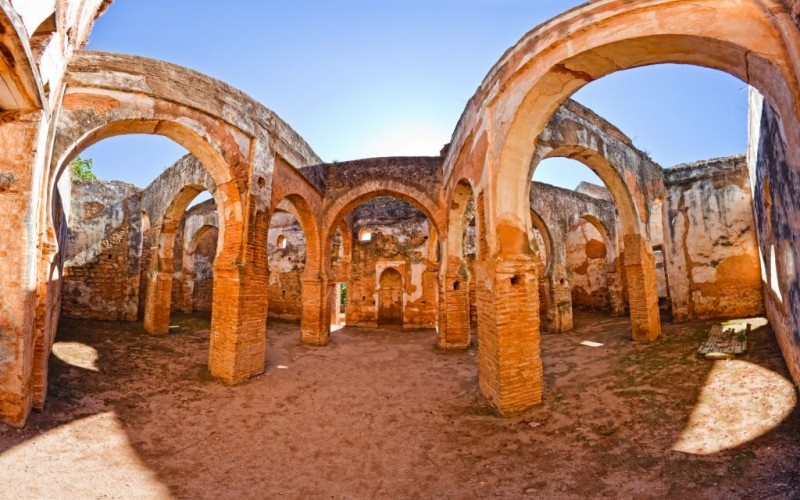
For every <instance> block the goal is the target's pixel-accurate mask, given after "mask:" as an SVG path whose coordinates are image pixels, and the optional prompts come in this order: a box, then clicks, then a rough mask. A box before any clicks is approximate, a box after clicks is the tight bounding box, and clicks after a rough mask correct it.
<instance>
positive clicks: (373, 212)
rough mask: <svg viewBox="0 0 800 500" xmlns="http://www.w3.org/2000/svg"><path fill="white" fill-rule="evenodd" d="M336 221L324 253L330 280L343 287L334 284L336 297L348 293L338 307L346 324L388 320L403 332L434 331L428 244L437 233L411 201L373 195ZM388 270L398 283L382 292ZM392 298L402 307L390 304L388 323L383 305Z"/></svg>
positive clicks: (434, 266)
mask: <svg viewBox="0 0 800 500" xmlns="http://www.w3.org/2000/svg"><path fill="white" fill-rule="evenodd" d="M338 219H339V220H340V221H341V223H340V225H338V226H337V228H336V230H335V231H334V237H333V238H331V241H330V243H329V248H328V250H327V251H328V253H329V255H328V259H329V262H330V263H331V276H332V281H334V282H335V283H338V284H344V285H343V286H342V285H338V286H339V288H338V292H337V290H336V289H335V290H334V294H337V293H338V294H339V296H342V291H343V289H344V290H346V292H344V296H345V300H344V304H343V305H342V306H340V307H342V309H343V310H344V311H345V319H344V322H345V323H346V324H347V325H349V326H361V327H371V328H375V327H378V326H379V325H381V324H388V323H385V322H386V321H391V322H392V324H397V325H401V326H402V327H403V328H404V329H426V328H434V327H435V326H436V323H437V320H436V318H437V309H436V308H437V304H438V300H437V293H438V291H437V284H438V280H437V274H438V270H439V262H438V260H437V256H438V253H437V251H436V250H435V248H433V247H432V245H435V243H432V241H431V240H432V239H434V238H433V237H432V236H431V235H432V234H435V229H434V228H433V226H432V224H431V223H430V220H429V218H428V216H427V215H426V214H425V212H423V210H421V208H420V207H417V206H415V204H414V203H413V200H404V199H401V198H398V197H393V196H385V195H384V196H381V195H380V194H376V195H375V196H372V197H367V198H364V199H361V200H357V201H355V202H353V203H352V204H351V205H350V206H349V207H348V208H346V209H345V210H344V211H343V213H341V214H340V215H339V217H338ZM367 233H368V234H369V235H370V237H369V238H366V237H365V234H367ZM437 241H438V239H437ZM388 269H391V270H393V271H394V272H396V273H399V275H400V276H401V278H402V279H400V280H399V281H398V280H393V281H392V282H391V283H390V284H388V285H387V288H385V289H384V288H382V282H381V279H382V278H381V277H382V276H383V275H384V273H385V272H386V271H387V270H388ZM387 276H393V277H395V276H394V275H393V274H391V273H390V274H389V275H387ZM395 278H396V277H395ZM382 290H383V291H382ZM389 291H391V292H389ZM386 293H391V297H390V296H388V295H386ZM390 300H391V303H392V304H394V305H395V306H397V304H399V305H400V306H399V307H395V306H393V308H392V309H391V310H392V316H391V319H387V318H389V316H384V315H383V314H384V313H387V311H388V309H386V308H385V307H384V306H385V305H386V304H389V302H390ZM332 307H333V308H335V307H336V305H335V304H334V305H332ZM397 315H399V319H398V318H397Z"/></svg>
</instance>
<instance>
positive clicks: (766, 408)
mask: <svg viewBox="0 0 800 500" xmlns="http://www.w3.org/2000/svg"><path fill="white" fill-rule="evenodd" d="M796 405H797V392H796V390H795V386H794V384H792V382H790V381H789V380H787V379H786V378H785V377H783V376H781V375H779V374H777V373H775V372H773V371H771V370H767V369H765V368H762V367H760V366H758V365H756V364H753V363H749V362H747V361H738V360H731V361H717V362H714V366H713V368H712V369H711V372H710V373H709V374H708V377H707V379H706V383H705V385H704V386H703V388H702V389H701V391H700V396H699V398H698V400H697V404H696V406H695V408H694V410H693V411H692V415H691V417H690V418H689V424H688V425H687V426H686V429H685V430H684V432H683V434H682V435H681V437H680V439H679V440H678V442H677V443H676V444H675V446H674V448H673V449H674V450H675V451H682V452H685V453H696V454H700V455H708V454H711V453H717V452H719V451H722V450H728V449H731V448H735V447H737V446H740V445H746V444H747V443H749V442H750V441H753V440H754V439H756V438H758V437H760V436H762V435H764V434H766V433H767V432H769V431H771V430H772V429H773V428H775V427H777V426H778V425H780V423H781V422H783V421H784V420H785V419H786V417H788V416H789V415H790V414H791V412H792V410H794V408H795V406H796Z"/></svg>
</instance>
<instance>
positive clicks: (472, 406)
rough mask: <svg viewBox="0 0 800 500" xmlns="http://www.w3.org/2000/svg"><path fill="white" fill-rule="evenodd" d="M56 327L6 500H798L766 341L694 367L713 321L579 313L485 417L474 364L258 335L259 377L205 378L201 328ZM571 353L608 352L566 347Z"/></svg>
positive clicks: (410, 339) (6, 435) (276, 333)
mask: <svg viewBox="0 0 800 500" xmlns="http://www.w3.org/2000/svg"><path fill="white" fill-rule="evenodd" d="M173 324H174V325H176V326H177V328H174V329H173V330H172V332H173V333H172V334H171V335H170V336H168V337H161V338H158V337H148V336H147V335H146V334H145V333H144V332H143V331H142V329H141V325H140V324H124V323H104V322H91V321H67V320H65V321H62V326H61V329H60V332H59V335H58V338H57V343H56V346H55V347H54V352H55V353H54V355H53V357H52V359H51V362H50V395H49V398H48V401H47V406H46V408H45V410H44V412H41V413H39V412H37V413H33V414H32V415H31V418H30V420H29V421H28V425H27V426H26V428H24V429H22V430H18V429H12V428H9V427H2V426H0V498H171V497H177V498H193V499H194V498H214V499H220V498H237V499H238V498H393V499H395V498H398V499H399V498H437V499H438V498H486V497H491V498H496V497H500V498H520V497H526V496H527V497H536V498H576V499H577V498H664V497H670V498H676V497H678V496H682V497H684V498H800V439H798V436H800V410H798V409H797V398H796V391H795V388H794V386H793V385H792V384H790V383H789V382H788V374H787V371H786V368H785V366H784V364H783V361H782V358H781V357H780V354H779V351H778V348H777V345H776V343H775V339H774V336H773V334H772V332H771V330H769V328H768V327H766V328H760V329H757V330H755V331H754V332H753V333H752V334H751V335H750V339H749V343H750V352H749V353H748V354H747V355H745V356H743V357H742V358H741V359H739V360H736V361H728V362H723V361H718V362H710V361H705V360H699V359H697V357H696V356H695V354H694V351H695V349H696V348H697V346H698V345H699V344H700V343H701V342H702V340H703V339H704V338H705V336H706V332H707V331H708V328H709V327H710V325H711V324H712V323H709V322H705V323H692V324H686V325H671V324H665V325H664V336H663V338H662V339H660V340H659V341H657V342H655V343H654V344H651V345H638V344H633V343H631V342H630V341H629V340H628V335H629V323H628V321H627V319H626V318H609V317H607V316H604V315H598V314H589V313H577V314H576V326H577V328H576V329H575V331H574V332H571V333H568V334H561V335H548V334H545V335H544V336H543V339H542V347H543V357H544V363H545V383H546V391H545V400H544V403H543V404H542V405H541V406H539V407H537V408H535V409H533V410H531V411H529V412H526V413H525V414H522V415H519V416H516V417H513V418H499V417H496V416H494V415H493V414H492V411H491V409H490V408H489V407H488V406H487V404H486V403H485V402H484V401H483V400H482V399H481V397H480V395H479V392H478V383H477V362H476V350H475V349H474V348H473V349H470V350H468V351H461V352H449V353H444V352H439V351H437V350H436V348H435V345H434V341H435V332H433V331H401V330H389V329H386V330H383V329H366V328H363V329H356V328H344V329H342V330H339V331H337V332H334V333H333V337H332V338H333V340H332V342H331V344H330V345H329V346H327V347H324V348H311V347H304V346H302V345H300V342H299V328H298V326H297V325H296V324H290V323H280V322H270V325H269V351H268V359H267V367H268V369H267V372H266V374H265V375H264V376H261V377H258V378H256V379H254V380H252V381H250V382H248V383H245V384H243V385H240V386H237V387H224V386H222V385H219V384H217V383H215V382H214V381H213V380H211V379H210V377H209V376H208V372H207V369H206V357H207V349H208V337H209V332H208V326H209V324H208V320H207V319H204V318H201V317H197V316H176V317H174V318H173ZM582 340H592V341H596V342H601V343H603V344H604V345H603V346H602V347H597V348H592V347H584V346H581V345H579V342H580V341H582Z"/></svg>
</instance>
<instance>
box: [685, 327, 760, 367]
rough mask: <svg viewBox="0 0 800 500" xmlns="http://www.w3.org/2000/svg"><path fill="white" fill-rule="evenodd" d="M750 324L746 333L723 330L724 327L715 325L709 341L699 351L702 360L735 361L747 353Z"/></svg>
mask: <svg viewBox="0 0 800 500" xmlns="http://www.w3.org/2000/svg"><path fill="white" fill-rule="evenodd" d="M750 328H751V327H750V323H747V327H746V330H745V331H738V332H737V331H736V330H735V329H733V328H730V329H723V328H722V325H714V326H712V327H711V331H709V332H708V339H707V340H706V341H705V342H704V343H703V344H702V345H701V346H700V348H699V349H697V355H698V356H699V357H701V358H705V359H712V360H719V359H733V358H735V357H736V356H738V355H741V354H744V353H745V352H747V334H748V333H750Z"/></svg>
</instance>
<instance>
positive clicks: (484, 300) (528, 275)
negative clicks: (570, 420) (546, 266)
mask: <svg viewBox="0 0 800 500" xmlns="http://www.w3.org/2000/svg"><path fill="white" fill-rule="evenodd" d="M487 282H488V283H490V284H491V285H490V286H491V288H489V286H487ZM477 295H478V379H479V383H480V389H481V393H483V395H484V396H485V397H486V399H487V400H488V401H489V402H490V403H491V404H492V406H494V407H495V409H496V410H497V411H498V412H499V413H500V414H502V415H512V414H515V413H518V412H521V411H524V410H527V409H528V408H530V407H532V406H534V405H536V404H538V403H540V402H541V400H542V385H543V381H542V360H541V350H540V345H539V339H540V336H539V293H538V282H537V270H536V263H535V262H534V261H533V259H531V258H530V257H529V256H526V255H516V256H508V257H499V258H497V260H496V261H494V262H490V263H479V264H478V292H477Z"/></svg>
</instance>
